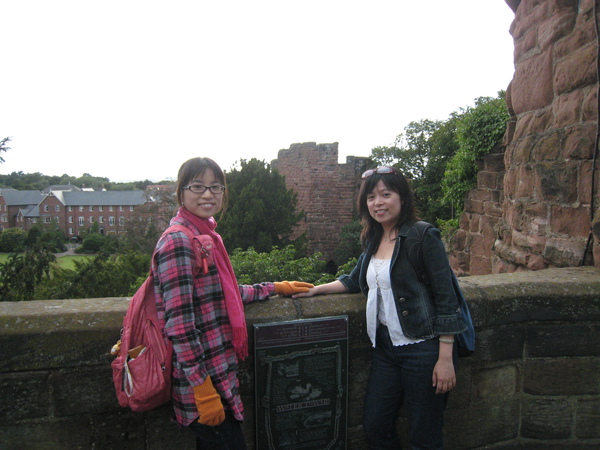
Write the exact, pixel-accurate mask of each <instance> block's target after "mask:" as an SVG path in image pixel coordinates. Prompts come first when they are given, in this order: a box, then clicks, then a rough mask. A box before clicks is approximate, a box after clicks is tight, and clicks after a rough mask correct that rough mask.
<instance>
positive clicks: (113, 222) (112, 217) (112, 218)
mask: <svg viewBox="0 0 600 450" xmlns="http://www.w3.org/2000/svg"><path fill="white" fill-rule="evenodd" d="M108 224H109V225H110V226H111V227H114V226H115V218H114V216H110V217H109V218H108Z"/></svg>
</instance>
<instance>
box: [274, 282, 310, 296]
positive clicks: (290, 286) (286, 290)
mask: <svg viewBox="0 0 600 450" xmlns="http://www.w3.org/2000/svg"><path fill="white" fill-rule="evenodd" d="M273 284H274V285H275V293H276V294H279V295H286V296H289V295H292V294H298V293H300V292H308V288H312V287H314V285H312V284H310V283H304V282H302V281H282V282H280V283H273Z"/></svg>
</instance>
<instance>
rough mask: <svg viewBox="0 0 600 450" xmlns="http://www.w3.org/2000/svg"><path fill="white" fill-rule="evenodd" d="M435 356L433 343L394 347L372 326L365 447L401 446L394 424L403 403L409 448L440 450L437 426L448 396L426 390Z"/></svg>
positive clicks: (435, 343) (436, 344) (382, 331)
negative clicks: (373, 337)
mask: <svg viewBox="0 0 600 450" xmlns="http://www.w3.org/2000/svg"><path fill="white" fill-rule="evenodd" d="M438 354H439V342H438V340H437V339H429V340H427V341H424V342H420V343H418V344H410V345H402V346H398V347H394V346H393V345H392V342H391V340H390V337H389V334H388V331H387V328H386V327H384V326H380V327H379V328H378V330H377V347H376V348H374V349H373V362H372V366H371V373H370V375H369V381H368V384H367V392H366V395H365V409H364V416H363V427H364V430H365V435H366V438H367V442H368V444H369V447H370V448H371V449H373V450H375V449H377V450H379V449H394V450H396V449H399V448H401V446H400V439H399V438H398V434H397V432H396V425H395V423H396V418H397V417H398V411H399V409H400V406H401V404H402V401H403V400H404V403H405V406H406V411H407V415H408V423H409V436H408V442H409V444H410V448H412V449H413V450H415V449H442V448H443V441H442V426H443V424H444V408H445V407H446V403H447V401H448V394H441V395H437V394H436V393H435V388H434V387H433V386H432V376H433V368H434V367H435V364H436V363H437V360H438ZM455 362H456V358H455Z"/></svg>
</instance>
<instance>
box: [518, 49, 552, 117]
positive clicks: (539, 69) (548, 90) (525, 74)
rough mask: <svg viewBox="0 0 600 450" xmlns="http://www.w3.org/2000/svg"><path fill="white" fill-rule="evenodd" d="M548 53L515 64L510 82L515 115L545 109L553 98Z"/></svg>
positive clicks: (550, 58) (549, 56) (550, 64)
mask: <svg viewBox="0 0 600 450" xmlns="http://www.w3.org/2000/svg"><path fill="white" fill-rule="evenodd" d="M552 79H553V73H552V55H551V53H550V52H546V53H542V54H539V55H535V56H532V57H530V58H528V59H525V60H523V61H520V62H519V63H518V64H517V67H516V70H515V75H514V78H513V81H512V90H513V93H512V103H513V108H514V111H515V113H516V114H517V115H519V114H522V113H525V112H528V111H534V110H537V109H541V108H545V107H546V106H548V105H550V104H551V103H552V99H553V98H554V92H553V86H552Z"/></svg>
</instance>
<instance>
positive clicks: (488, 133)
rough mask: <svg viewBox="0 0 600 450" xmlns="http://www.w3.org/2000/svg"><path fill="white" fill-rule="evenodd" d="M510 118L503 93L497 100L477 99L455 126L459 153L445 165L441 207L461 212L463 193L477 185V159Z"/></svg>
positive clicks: (489, 148)
mask: <svg viewBox="0 0 600 450" xmlns="http://www.w3.org/2000/svg"><path fill="white" fill-rule="evenodd" d="M509 118H510V116H509V113H508V109H507V107H506V102H505V93H504V92H500V93H499V94H498V97H496V98H492V97H479V98H478V99H476V101H475V107H473V108H467V110H466V111H465V112H464V114H462V116H461V118H460V120H459V121H458V123H457V129H456V139H457V142H458V146H459V148H458V151H457V152H456V154H455V155H454V157H453V158H452V160H451V161H450V162H449V163H448V166H447V167H446V172H445V174H444V179H443V181H442V193H443V199H442V201H443V202H444V204H446V205H449V206H452V207H453V208H455V209H456V210H461V209H462V204H463V202H464V197H465V194H466V193H467V192H468V191H469V190H470V189H472V188H473V187H474V186H475V185H476V182H477V165H476V161H477V159H479V158H481V157H482V156H483V155H485V154H487V153H489V152H490V150H492V148H493V147H494V146H495V145H497V144H498V143H499V142H500V141H501V140H502V137H503V136H504V132H505V131H506V123H507V122H508V120H509Z"/></svg>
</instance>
